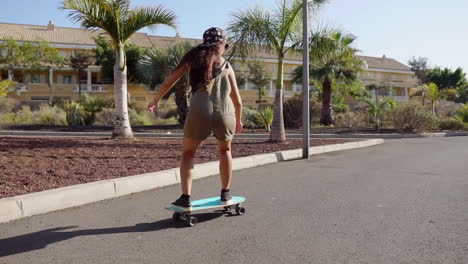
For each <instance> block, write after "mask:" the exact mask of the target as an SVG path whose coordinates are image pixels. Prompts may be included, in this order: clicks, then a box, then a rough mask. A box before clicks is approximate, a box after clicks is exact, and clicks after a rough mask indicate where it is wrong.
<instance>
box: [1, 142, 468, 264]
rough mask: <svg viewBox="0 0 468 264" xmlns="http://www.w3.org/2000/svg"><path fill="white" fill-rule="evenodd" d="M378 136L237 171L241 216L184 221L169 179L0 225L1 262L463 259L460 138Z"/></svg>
mask: <svg viewBox="0 0 468 264" xmlns="http://www.w3.org/2000/svg"><path fill="white" fill-rule="evenodd" d="M386 142H387V143H385V144H383V145H379V146H375V147H371V148H365V149H356V150H349V151H343V152H338V153H330V154H324V155H318V156H314V157H312V158H311V159H310V160H308V161H304V160H297V161H290V162H282V163H277V164H271V165H267V166H262V167H256V168H251V169H245V170H241V171H237V172H236V173H235V180H234V184H233V186H232V189H233V191H234V193H235V194H238V195H245V196H246V197H247V199H248V201H247V203H246V204H245V207H246V209H247V212H246V214H245V215H243V216H232V217H230V216H226V215H221V214H219V213H206V214H202V215H199V216H198V217H199V223H198V225H197V226H195V227H193V228H189V227H185V226H184V225H179V224H174V223H173V221H172V219H171V214H170V212H169V211H166V210H163V209H162V207H163V206H164V205H165V204H167V203H168V202H169V201H171V200H173V199H174V198H176V196H178V194H179V186H169V187H165V188H163V189H157V190H153V191H148V192H144V193H139V194H133V195H130V196H125V197H120V198H117V199H113V200H108V201H103V202H98V203H94V204H91V205H87V206H82V207H79V208H73V209H67V210H63V211H59V212H55V213H50V214H46V215H40V216H35V217H32V218H27V219H22V220H18V221H14V222H11V223H7V224H2V225H0V263H8V264H10V263H67V264H72V263H379V264H384V263H389V264H390V263H391V264H395V263H411V264H413V263H425V264H426V263H468V235H467V234H468V206H467V204H468V139H467V138H465V137H455V138H423V139H403V140H388V141H386ZM218 186H219V180H218V177H209V178H205V179H201V180H198V181H196V182H195V185H194V196H195V198H201V197H206V196H213V195H216V194H217V193H218V192H219V190H218V189H219V188H218Z"/></svg>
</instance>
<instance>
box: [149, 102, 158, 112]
mask: <svg viewBox="0 0 468 264" xmlns="http://www.w3.org/2000/svg"><path fill="white" fill-rule="evenodd" d="M157 110H158V104H157V103H155V102H150V103H149V104H148V111H150V112H156V111H157Z"/></svg>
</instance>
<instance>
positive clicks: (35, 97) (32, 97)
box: [31, 96, 49, 101]
mask: <svg viewBox="0 0 468 264" xmlns="http://www.w3.org/2000/svg"><path fill="white" fill-rule="evenodd" d="M31 101H49V96H31Z"/></svg>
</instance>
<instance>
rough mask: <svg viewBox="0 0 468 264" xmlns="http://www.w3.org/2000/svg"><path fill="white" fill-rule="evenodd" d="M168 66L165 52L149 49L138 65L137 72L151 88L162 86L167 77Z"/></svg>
mask: <svg viewBox="0 0 468 264" xmlns="http://www.w3.org/2000/svg"><path fill="white" fill-rule="evenodd" d="M167 68H168V67H167V64H166V60H165V54H164V50H162V49H158V48H150V49H148V50H147V51H146V52H145V54H144V55H143V56H141V59H140V61H139V63H138V65H137V71H138V72H139V74H140V75H141V77H142V80H143V82H144V83H145V84H147V85H149V86H150V87H151V88H155V87H156V85H158V84H161V83H162V82H163V81H164V78H166V76H167V71H168V70H167Z"/></svg>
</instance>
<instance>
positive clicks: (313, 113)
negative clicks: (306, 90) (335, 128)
mask: <svg viewBox="0 0 468 264" xmlns="http://www.w3.org/2000/svg"><path fill="white" fill-rule="evenodd" d="M320 111H321V106H320V104H319V103H317V102H316V101H310V103H309V117H310V123H311V124H316V123H319V122H320ZM283 117H284V126H285V127H286V128H299V127H301V126H302V97H301V96H299V95H296V96H294V97H293V98H291V99H289V100H286V101H285V102H284V104H283Z"/></svg>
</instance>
